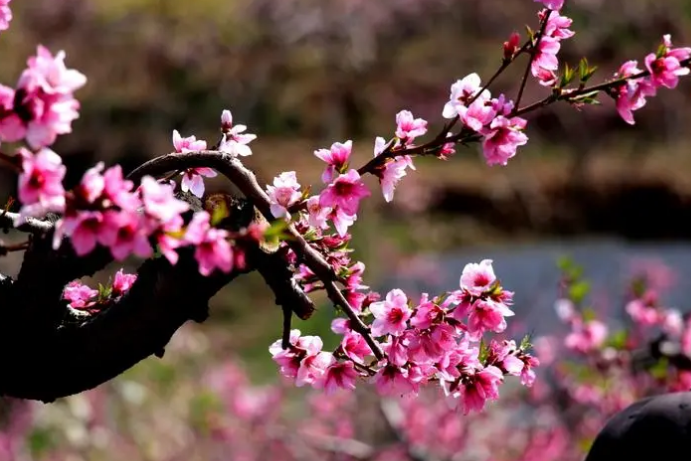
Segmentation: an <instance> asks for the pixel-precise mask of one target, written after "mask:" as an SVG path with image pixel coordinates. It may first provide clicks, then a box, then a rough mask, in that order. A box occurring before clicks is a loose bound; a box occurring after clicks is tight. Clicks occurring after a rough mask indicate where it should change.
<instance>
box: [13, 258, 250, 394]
mask: <svg viewBox="0 0 691 461" xmlns="http://www.w3.org/2000/svg"><path fill="white" fill-rule="evenodd" d="M180 253H181V258H180V261H179V262H178V263H177V264H176V265H175V266H171V265H170V264H169V263H168V261H167V260H165V259H162V258H159V259H156V260H148V261H146V262H145V263H144V264H142V266H141V267H140V269H139V271H138V278H137V281H136V282H135V284H134V285H133V286H132V288H131V289H130V291H129V292H128V293H127V294H126V295H125V296H123V297H122V298H121V299H120V300H119V301H118V302H116V303H115V304H114V305H112V306H110V307H107V308H105V310H104V311H103V312H101V313H97V314H95V315H93V317H91V318H88V319H87V320H80V319H79V318H78V317H76V316H71V315H69V314H67V313H66V315H65V318H63V321H62V322H61V324H60V325H59V326H58V327H57V328H55V329H54V330H52V331H50V332H48V333H46V332H45V331H44V332H42V333H41V334H37V330H33V329H25V328H20V330H21V331H23V334H21V335H20V334H13V333H12V331H13V329H14V328H15V327H16V325H7V324H5V325H4V329H5V330H7V331H4V332H3V338H2V339H1V340H0V345H2V348H1V349H0V350H1V352H0V363H2V368H3V373H2V375H1V376H0V394H1V395H7V396H12V397H17V398H24V399H34V400H42V401H44V402H47V401H53V400H55V399H57V398H60V397H65V396H68V395H71V394H75V393H79V392H82V391H85V390H88V389H91V388H93V387H96V386H98V385H99V384H101V383H104V382H106V381H108V380H110V379H112V378H114V377H116V376H118V375H119V374H120V373H122V372H124V371H125V370H127V369H129V368H130V367H132V366H134V365H135V364H136V363H138V362H139V361H141V360H143V359H145V358H146V357H148V356H150V355H152V354H155V353H160V351H161V350H162V349H163V348H164V347H165V345H166V344H167V343H168V341H169V340H170V338H171V336H172V335H173V333H175V331H176V330H177V329H178V328H180V327H181V326H182V325H183V324H184V323H185V322H186V321H187V320H190V319H192V320H195V321H198V322H200V321H203V320H204V319H205V318H206V317H207V315H208V314H207V309H208V301H209V299H210V298H211V297H212V296H213V295H214V294H215V293H216V292H217V291H218V290H219V289H220V288H221V287H223V286H224V285H225V284H227V283H228V282H230V281H231V280H233V279H234V278H235V277H236V276H237V275H239V273H240V272H238V271H235V272H233V273H231V274H216V275H212V276H210V277H203V276H202V275H200V274H199V269H198V265H197V263H196V261H195V260H194V258H193V257H192V253H191V250H190V249H185V250H183V251H181V252H180ZM6 291H7V287H5V289H4V290H3V289H1V288H0V294H6ZM5 301H6V299H2V298H0V305H2V306H3V307H4V306H5V305H6V304H5ZM53 303H55V304H59V301H58V299H57V298H56V299H54V300H53ZM13 308H18V309H21V308H22V306H13Z"/></svg>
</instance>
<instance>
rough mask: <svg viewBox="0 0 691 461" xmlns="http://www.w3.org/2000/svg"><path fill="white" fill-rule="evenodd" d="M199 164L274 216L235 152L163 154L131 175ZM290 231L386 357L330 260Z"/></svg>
mask: <svg viewBox="0 0 691 461" xmlns="http://www.w3.org/2000/svg"><path fill="white" fill-rule="evenodd" d="M198 167H208V168H213V169H215V170H217V171H218V172H220V173H221V174H223V175H224V176H225V177H226V178H228V179H229V180H230V181H232V182H233V184H235V186H237V188H238V189H240V191H241V192H242V193H243V194H245V196H246V197H247V198H248V199H249V200H250V201H251V202H252V203H254V205H255V206H256V207H257V209H258V210H259V211H260V212H261V213H262V214H263V215H264V216H265V217H266V219H268V220H274V217H273V215H272V213H271V201H270V199H269V196H268V195H267V194H266V192H264V190H263V189H262V187H261V186H260V185H259V183H258V182H257V178H256V176H255V175H254V173H252V171H250V170H248V169H247V168H245V166H244V165H243V164H242V162H241V161H240V159H238V158H237V157H236V156H233V155H230V154H228V153H225V152H219V151H195V152H186V153H174V154H168V155H163V156H161V157H156V158H154V159H152V160H150V161H148V162H146V163H145V164H143V165H142V166H140V167H139V168H137V169H135V170H134V171H132V172H131V173H130V174H129V175H128V179H130V180H132V181H135V182H138V181H139V180H141V178H142V177H144V176H145V175H152V176H160V175H164V174H166V173H167V172H169V171H172V170H180V171H182V170H186V169H188V168H198ZM287 232H288V234H289V237H290V238H289V239H288V240H287V242H286V243H288V245H290V247H291V248H292V249H293V251H294V252H295V253H296V254H297V256H298V257H299V258H301V259H302V260H303V261H304V263H305V265H306V266H307V267H309V268H310V269H311V270H312V272H314V274H316V275H317V277H319V278H320V279H321V280H322V282H323V284H324V288H325V289H326V293H327V294H328V296H329V299H330V300H331V302H333V303H334V304H335V305H337V306H340V307H341V308H342V309H343V311H344V312H345V314H346V315H347V316H348V319H349V320H350V324H351V326H352V328H353V330H354V331H356V332H358V333H360V334H361V335H362V337H363V338H364V339H365V341H367V345H368V346H369V347H370V349H372V352H373V353H374V356H375V357H376V358H377V359H378V360H381V359H382V358H383V357H384V353H383V352H382V350H381V347H379V344H377V342H376V341H375V340H374V338H372V335H371V334H370V330H369V328H368V327H367V326H366V325H365V324H364V323H363V322H362V319H360V317H358V315H357V313H356V312H355V309H353V307H352V306H351V305H350V303H348V301H347V300H346V298H345V296H343V293H342V292H341V290H340V289H339V288H338V287H337V286H336V283H335V282H336V281H337V280H338V277H337V276H336V273H335V272H334V271H333V269H332V268H331V266H330V265H329V263H327V262H326V260H325V259H324V257H323V256H322V255H321V254H320V253H319V252H318V251H317V250H316V249H315V248H313V247H312V246H311V245H310V244H309V243H307V241H306V240H305V239H304V238H303V237H302V235H300V233H299V232H298V231H297V230H295V227H294V226H293V225H289V226H288V228H287Z"/></svg>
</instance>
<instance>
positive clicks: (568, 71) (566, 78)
mask: <svg viewBox="0 0 691 461" xmlns="http://www.w3.org/2000/svg"><path fill="white" fill-rule="evenodd" d="M574 75H575V71H574V69H573V68H571V66H569V64H568V63H564V74H563V75H562V76H561V81H560V82H559V88H564V87H565V86H567V85H568V84H569V83H571V82H572V81H573V77H574Z"/></svg>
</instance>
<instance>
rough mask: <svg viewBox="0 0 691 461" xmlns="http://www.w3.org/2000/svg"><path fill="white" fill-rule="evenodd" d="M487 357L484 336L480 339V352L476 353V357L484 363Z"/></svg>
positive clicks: (487, 351) (487, 350)
mask: <svg viewBox="0 0 691 461" xmlns="http://www.w3.org/2000/svg"><path fill="white" fill-rule="evenodd" d="M487 357H489V346H488V345H487V343H485V340H484V338H483V339H481V340H480V353H479V354H478V359H479V360H480V363H484V362H485V360H487Z"/></svg>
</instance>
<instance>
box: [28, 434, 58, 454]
mask: <svg viewBox="0 0 691 461" xmlns="http://www.w3.org/2000/svg"><path fill="white" fill-rule="evenodd" d="M27 442H28V445H29V450H31V454H32V455H33V457H34V458H39V457H41V456H42V455H44V454H45V453H47V452H48V451H50V450H51V449H52V448H53V447H55V438H54V437H53V434H52V433H51V431H49V430H48V429H44V428H36V429H34V430H32V431H31V433H30V434H29V436H28V437H27Z"/></svg>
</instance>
